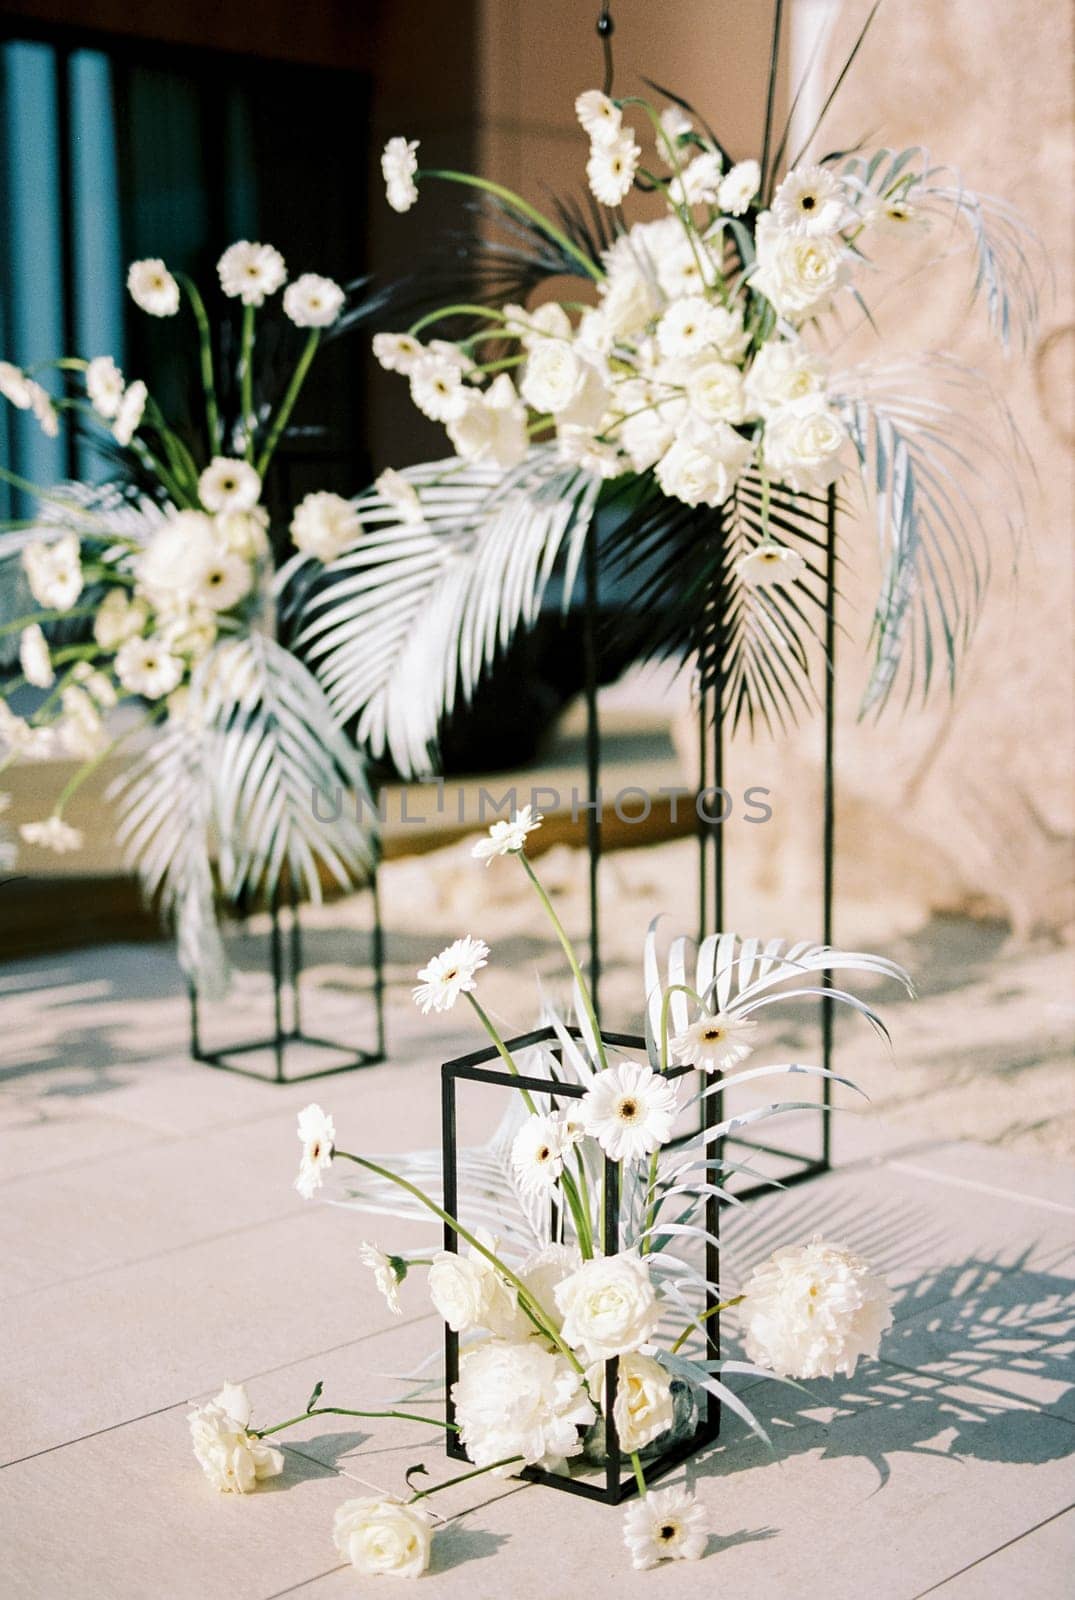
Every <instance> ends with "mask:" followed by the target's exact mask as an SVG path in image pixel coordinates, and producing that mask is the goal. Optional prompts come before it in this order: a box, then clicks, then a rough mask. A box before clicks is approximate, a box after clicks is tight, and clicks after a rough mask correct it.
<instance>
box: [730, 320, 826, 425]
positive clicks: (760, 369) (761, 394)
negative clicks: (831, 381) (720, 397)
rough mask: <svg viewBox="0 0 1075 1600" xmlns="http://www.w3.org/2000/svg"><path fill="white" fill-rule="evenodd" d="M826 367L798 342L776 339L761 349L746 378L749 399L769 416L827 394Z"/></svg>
mask: <svg viewBox="0 0 1075 1600" xmlns="http://www.w3.org/2000/svg"><path fill="white" fill-rule="evenodd" d="M827 371H828V368H827V364H826V363H825V362H824V361H823V360H822V358H821V357H820V356H816V355H813V354H811V352H810V351H809V350H808V349H807V348H806V346H805V345H804V344H803V343H802V342H801V341H800V340H799V339H774V340H771V341H770V342H769V343H768V344H765V345H762V347H761V349H760V350H759V351H758V353H757V355H756V356H755V357H754V360H753V362H752V364H751V366H750V370H749V371H748V372H747V374H746V379H745V384H746V393H747V399H748V400H749V401H750V404H751V406H752V408H753V409H754V410H755V411H758V412H760V413H761V415H762V416H763V417H764V416H767V415H768V414H769V412H771V411H779V410H780V409H781V408H782V407H784V406H789V405H792V404H793V403H794V402H795V401H796V400H805V399H807V398H809V396H811V395H820V394H823V393H824V389H825V379H826V375H827Z"/></svg>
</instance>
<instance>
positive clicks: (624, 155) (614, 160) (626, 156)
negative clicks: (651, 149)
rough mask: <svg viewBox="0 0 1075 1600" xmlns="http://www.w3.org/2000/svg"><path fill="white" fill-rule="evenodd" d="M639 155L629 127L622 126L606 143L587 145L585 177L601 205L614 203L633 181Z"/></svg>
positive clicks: (622, 196) (631, 129) (620, 198)
mask: <svg viewBox="0 0 1075 1600" xmlns="http://www.w3.org/2000/svg"><path fill="white" fill-rule="evenodd" d="M641 155H642V151H641V150H640V149H639V147H638V145H637V144H635V131H634V129H633V128H624V129H623V131H622V133H620V134H618V135H617V137H616V138H615V139H614V140H612V141H611V143H609V144H594V145H591V146H590V159H589V161H587V163H586V177H587V179H588V181H589V185H590V189H591V191H592V193H593V196H594V198H595V199H596V200H600V202H601V204H602V205H603V206H618V205H619V204H620V203H621V201H622V200H623V199H624V198H625V196H626V195H627V194H628V193H629V191H630V188H631V185H632V184H633V183H634V181H635V173H636V172H637V170H638V163H639V160H640V158H641Z"/></svg>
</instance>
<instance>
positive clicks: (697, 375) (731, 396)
mask: <svg viewBox="0 0 1075 1600" xmlns="http://www.w3.org/2000/svg"><path fill="white" fill-rule="evenodd" d="M686 388H687V399H688V400H689V401H690V404H691V408H692V410H694V411H696V412H697V413H698V415H699V416H700V417H704V418H705V420H706V421H707V422H742V420H743V417H744V416H745V414H746V401H745V398H744V395H743V379H742V376H741V375H740V372H739V368H738V367H733V366H732V365H731V363H730V362H727V361H701V362H699V363H698V365H697V366H695V367H694V368H693V369H692V370H691V372H690V373H689V374H688V376H687V384H686Z"/></svg>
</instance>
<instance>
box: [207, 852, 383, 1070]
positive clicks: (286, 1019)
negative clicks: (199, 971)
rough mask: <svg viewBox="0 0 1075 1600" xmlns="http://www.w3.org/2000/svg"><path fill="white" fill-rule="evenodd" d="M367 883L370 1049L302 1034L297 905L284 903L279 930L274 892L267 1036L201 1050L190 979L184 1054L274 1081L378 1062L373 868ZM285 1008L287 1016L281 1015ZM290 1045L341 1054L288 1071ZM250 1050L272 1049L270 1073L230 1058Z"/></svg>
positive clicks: (378, 931) (377, 913)
mask: <svg viewBox="0 0 1075 1600" xmlns="http://www.w3.org/2000/svg"><path fill="white" fill-rule="evenodd" d="M367 887H368V889H369V894H370V899H371V903H372V907H373V924H372V928H371V933H370V938H371V952H370V967H371V969H372V974H373V981H372V984H371V986H370V992H371V993H372V996H373V1009H374V1028H375V1042H374V1045H373V1047H372V1049H369V1050H365V1049H362V1048H360V1047H358V1046H356V1045H354V1044H343V1043H341V1042H339V1041H338V1040H335V1039H324V1038H321V1037H320V1036H319V1035H317V1034H311V1033H307V1032H306V1030H305V1029H304V1028H303V1026H302V1011H301V1005H300V997H299V985H300V983H301V979H302V930H301V925H300V908H299V905H298V904H297V902H296V901H295V900H290V901H289V902H288V903H287V905H286V914H287V916H288V919H289V925H288V927H287V928H286V930H285V928H284V926H283V921H282V914H283V912H284V910H285V908H284V907H282V906H281V904H280V901H279V897H278V896H275V895H274V896H273V899H272V901H271V902H270V905H269V918H270V922H269V962H270V971H271V974H272V995H273V1031H272V1033H271V1034H270V1035H269V1037H268V1038H263V1039H249V1040H243V1041H242V1042H240V1043H238V1044H229V1045H222V1046H221V1048H220V1049H219V1050H207V1049H205V1048H204V1046H203V1044H202V1038H201V1016H200V1002H199V997H198V991H197V988H196V986H195V985H194V984H190V985H189V986H188V994H189V999H190V1053H191V1056H192V1057H193V1059H194V1060H195V1061H200V1062H202V1063H203V1064H204V1065H205V1066H208V1067H213V1068H215V1069H216V1070H217V1071H220V1072H234V1073H237V1074H239V1076H241V1077H244V1078H253V1079H255V1080H256V1081H257V1082H259V1083H275V1084H292V1083H312V1082H314V1081H316V1080H317V1079H318V1078H331V1077H335V1076H336V1075H337V1074H338V1073H341V1072H356V1071H358V1070H359V1069H360V1068H362V1067H373V1066H376V1065H377V1064H378V1063H379V1062H381V1061H383V1060H384V1059H385V1023H384V987H385V982H384V929H383V926H382V923H381V903H380V895H379V893H378V887H377V874H376V870H374V872H373V873H372V874H371V877H370V881H369V884H368V886H367ZM288 1012H289V1013H290V1016H286V1015H285V1014H286V1013H288ZM293 1045H304V1046H306V1047H307V1048H310V1049H314V1050H324V1051H331V1053H332V1054H333V1055H334V1056H340V1055H342V1056H343V1057H344V1058H345V1059H344V1060H343V1061H338V1062H336V1063H335V1064H334V1065H332V1066H331V1067H321V1068H317V1069H315V1070H314V1071H312V1072H300V1073H295V1074H294V1075H289V1074H288V1072H287V1068H286V1063H287V1055H288V1049H289V1047H290V1046H293ZM256 1051H269V1052H271V1053H272V1056H273V1061H274V1066H275V1070H274V1071H273V1072H272V1074H271V1075H270V1074H269V1073H265V1072H259V1071H258V1070H257V1069H256V1068H254V1067H249V1066H246V1065H244V1064H243V1062H242V1061H241V1060H239V1059H233V1058H239V1057H243V1056H249V1055H252V1054H254V1053H255V1052H256Z"/></svg>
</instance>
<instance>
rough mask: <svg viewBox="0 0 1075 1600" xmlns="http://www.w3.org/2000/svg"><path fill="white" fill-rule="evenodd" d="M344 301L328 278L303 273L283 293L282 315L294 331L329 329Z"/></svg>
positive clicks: (335, 285) (336, 287)
mask: <svg viewBox="0 0 1075 1600" xmlns="http://www.w3.org/2000/svg"><path fill="white" fill-rule="evenodd" d="M346 298H347V296H346V295H345V294H344V292H343V290H342V289H341V288H340V286H339V284H338V283H333V281H332V279H331V278H319V277H318V275H317V273H316V272H304V273H303V274H302V276H301V277H300V278H296V279H295V281H294V283H291V284H289V285H288V287H287V288H286V289H285V291H284V315H285V316H287V317H290V319H291V321H292V322H293V323H294V324H295V326H296V328H329V327H331V326H332V324H333V323H334V322H335V321H336V319H337V317H338V316H339V314H340V312H341V311H342V310H343V303H344V301H345V300H346Z"/></svg>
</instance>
